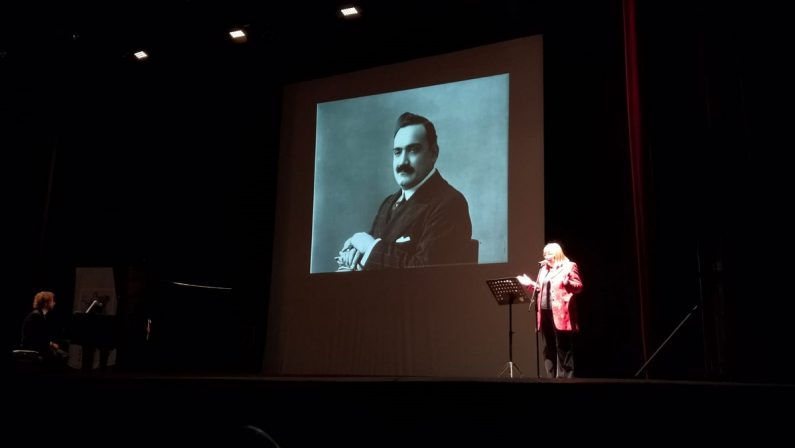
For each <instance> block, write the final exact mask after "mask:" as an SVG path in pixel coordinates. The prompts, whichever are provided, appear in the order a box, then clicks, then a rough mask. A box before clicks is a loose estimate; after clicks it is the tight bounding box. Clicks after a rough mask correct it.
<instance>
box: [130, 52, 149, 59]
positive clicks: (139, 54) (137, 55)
mask: <svg viewBox="0 0 795 448" xmlns="http://www.w3.org/2000/svg"><path fill="white" fill-rule="evenodd" d="M133 54H134V55H135V58H136V59H138V60H139V61H143V60H144V59H146V58H148V57H149V55H148V54H147V53H146V52H145V51H143V50H140V51H136V52H135V53H133Z"/></svg>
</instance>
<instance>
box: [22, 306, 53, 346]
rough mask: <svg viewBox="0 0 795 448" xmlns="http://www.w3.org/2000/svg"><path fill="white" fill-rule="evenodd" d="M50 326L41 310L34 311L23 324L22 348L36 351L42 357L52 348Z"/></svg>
mask: <svg viewBox="0 0 795 448" xmlns="http://www.w3.org/2000/svg"><path fill="white" fill-rule="evenodd" d="M50 337H51V331H50V325H49V323H48V322H47V317H46V316H45V315H44V313H42V312H41V310H33V311H31V312H30V314H28V316H27V317H26V318H25V321H24V322H23V323H22V348H23V349H25V350H36V351H37V352H39V354H41V355H42V356H43V355H45V354H47V352H48V351H49V348H50V340H51V339H50Z"/></svg>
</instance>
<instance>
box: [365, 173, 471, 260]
mask: <svg viewBox="0 0 795 448" xmlns="http://www.w3.org/2000/svg"><path fill="white" fill-rule="evenodd" d="M401 194H402V191H400V190H399V191H398V192H396V193H395V194H392V195H390V196H388V197H387V198H386V199H384V202H382V203H381V206H380V207H379V208H378V214H377V215H376V217H375V220H374V221H373V227H372V229H371V231H370V235H372V236H373V237H375V238H381V241H379V242H378V244H376V245H375V247H374V248H373V250H372V251H371V252H370V256H369V257H368V259H367V263H366V264H365V266H364V269H365V270H370V269H384V268H403V267H412V266H428V265H438V264H451V263H477V255H475V256H474V259H473V256H472V255H471V253H472V250H471V247H472V246H471V244H472V242H471V238H472V221H471V220H470V219H469V205H468V204H467V200H466V198H465V197H464V195H463V194H461V192H459V191H458V190H456V189H455V188H453V187H452V186H450V184H448V183H447V181H445V180H444V179H443V178H442V176H441V175H440V174H439V172H438V171H437V172H435V173H434V174H433V175H432V176H431V177H430V178H429V179H428V181H427V182H425V184H423V186H422V187H420V189H419V190H417V191H416V192H415V193H414V194H413V195H412V196H411V199H409V200H408V201H406V203H405V204H402V205H400V206H399V207H398V208H396V209H395V208H394V207H393V205H394V204H395V202H396V201H397V200H398V198H400V196H401Z"/></svg>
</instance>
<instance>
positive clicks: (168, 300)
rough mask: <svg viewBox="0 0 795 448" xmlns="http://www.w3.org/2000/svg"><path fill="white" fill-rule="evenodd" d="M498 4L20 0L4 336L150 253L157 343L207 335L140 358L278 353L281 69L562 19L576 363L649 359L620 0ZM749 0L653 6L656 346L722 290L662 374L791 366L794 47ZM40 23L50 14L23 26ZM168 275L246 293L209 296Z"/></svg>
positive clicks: (782, 376) (173, 364)
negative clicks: (85, 270) (98, 13)
mask: <svg viewBox="0 0 795 448" xmlns="http://www.w3.org/2000/svg"><path fill="white" fill-rule="evenodd" d="M130 3H132V2H130ZM329 3H330V2H329ZM482 3H485V2H467V3H465V4H464V5H461V4H459V3H456V4H455V5H456V6H450V5H445V2H441V3H435V5H432V6H430V8H431V9H430V10H428V11H426V12H425V13H424V14H422V16H421V18H417V17H415V15H414V14H412V13H411V12H410V11H411V10H412V8H410V7H409V6H412V2H408V3H406V2H401V6H400V8H390V7H388V5H385V4H384V3H383V2H364V6H365V9H364V10H365V13H366V14H365V16H364V17H363V18H362V19H360V20H358V21H355V22H351V23H343V22H339V21H337V20H336V19H335V18H334V17H333V12H332V11H333V7H332V5H330V4H326V5H323V4H322V3H321V6H319V7H318V9H317V10H312V11H310V12H307V11H303V12H305V13H307V14H308V15H305V16H303V17H300V18H298V17H295V16H293V17H289V16H288V17H284V18H282V19H280V20H274V19H272V18H271V17H272V16H273V14H267V13H265V12H263V11H256V10H253V9H252V7H250V6H247V5H245V4H243V3H238V2H228V5H227V6H225V7H223V10H222V11H218V10H217V9H213V8H209V7H206V6H201V5H193V4H190V3H186V4H181V5H179V6H176V5H175V6H170V7H163V6H158V7H155V6H145V5H144V6H143V7H140V8H138V10H140V11H139V12H137V13H134V14H139V15H134V16H132V17H130V16H126V15H125V14H126V13H130V12H131V11H133V10H136V8H133V7H132V6H131V5H130V4H128V3H125V2H121V3H120V4H119V5H118V6H117V7H116V8H118V9H114V10H112V11H103V12H104V13H106V17H107V20H105V21H103V22H102V23H101V24H92V23H91V22H90V21H88V20H86V17H87V16H86V15H85V11H84V10H82V9H81V8H80V7H75V6H74V5H72V4H71V3H69V2H66V4H65V5H62V6H58V7H54V8H55V9H52V10H44V11H41V10H38V11H21V12H19V13H18V14H16V13H15V14H11V15H5V17H3V20H4V21H7V23H4V26H3V30H4V31H3V35H2V36H3V41H2V42H3V47H2V48H0V55H1V56H0V64H2V72H3V78H5V79H4V80H3V82H2V83H1V84H0V89H2V93H3V97H5V98H8V99H9V101H2V105H0V107H2V113H3V123H4V126H3V127H4V131H3V136H2V142H3V143H2V146H3V149H4V151H3V155H2V157H3V158H4V159H5V160H6V163H4V165H5V166H6V167H7V168H6V170H4V171H9V175H8V176H7V177H6V178H5V179H4V183H7V185H4V187H3V192H4V197H5V198H6V199H5V200H4V203H5V204H6V205H7V207H8V208H7V209H6V210H7V211H6V213H5V214H4V215H5V218H6V219H5V221H6V222H7V223H8V227H7V229H8V230H7V233H6V239H7V240H8V241H9V247H10V248H11V249H10V250H9V251H8V252H7V253H6V256H7V258H8V260H7V261H8V263H7V266H8V267H7V268H6V273H7V275H8V277H7V279H6V281H5V284H6V285H7V292H6V294H7V300H6V303H7V304H13V305H10V306H12V307H13V312H11V313H4V314H6V315H7V316H8V318H9V319H10V320H11V323H10V324H9V325H7V326H6V328H8V329H9V330H8V332H7V333H8V334H7V339H6V340H7V345H8V346H9V347H11V346H13V345H14V344H16V341H17V340H18V330H19V322H21V320H22V318H23V317H24V315H25V313H26V311H27V310H28V309H29V306H30V300H31V299H32V295H33V293H34V292H35V291H36V290H39V289H44V288H47V289H52V290H54V291H55V292H56V294H58V298H59V301H60V303H61V306H60V309H59V311H58V312H57V313H56V317H57V318H60V319H61V320H66V314H68V313H67V312H66V311H67V310H69V309H71V306H70V301H71V295H72V289H71V288H73V285H72V282H73V274H74V267H75V266H91V265H97V266H116V267H118V268H119V269H126V268H127V267H129V266H137V267H139V268H140V269H141V270H144V271H146V272H148V275H147V278H148V279H149V283H150V285H149V286H150V287H149V288H148V291H149V293H148V294H147V295H146V297H145V298H143V299H141V300H143V301H144V302H146V306H147V307H151V308H153V309H155V310H157V311H156V312H157V313H160V315H163V316H166V319H167V320H172V321H173V323H172V324H171V325H176V326H178V327H177V328H179V326H180V325H184V327H182V328H183V329H184V331H174V332H172V333H171V334H172V338H171V339H170V340H167V341H164V342H162V346H161V348H160V349H159V350H160V351H159V353H162V352H166V353H168V352H169V351H170V350H171V349H172V348H173V347H179V346H180V343H182V342H187V341H192V342H193V343H195V344H197V345H198V346H203V347H205V348H206V350H199V349H195V348H194V349H190V351H189V352H190V354H195V355H197V356H198V357H196V356H187V355H185V356H181V357H178V358H176V360H174V359H173V358H170V359H171V361H170V362H165V361H164V358H161V357H160V356H161V355H158V354H149V355H147V356H149V358H148V360H147V361H146V362H141V361H134V360H139V359H140V358H139V357H137V356H130V357H129V358H128V359H131V361H130V363H129V364H128V367H129V368H130V369H151V370H160V371H162V370H167V371H184V372H203V371H222V372H256V371H258V369H259V367H260V365H261V363H260V360H261V356H262V352H263V347H264V344H265V342H266V341H265V339H264V335H265V328H264V327H265V323H266V321H267V308H268V303H267V300H268V291H269V276H270V263H271V253H270V250H271V246H272V238H273V235H272V229H273V223H274V220H275V219H278V217H275V216H273V209H274V197H275V191H274V189H275V178H276V172H275V170H276V166H277V164H276V160H277V157H278V154H277V148H278V145H279V134H278V130H279V124H280V111H281V104H280V100H281V98H280V96H281V89H282V86H283V84H284V83H287V82H293V81H299V80H306V79H313V78H317V77H321V76H326V75H331V74H336V73H344V72H348V71H352V70H356V69H361V68H367V67H373V66H377V65H381V64H385V63H390V62H399V61H404V60H409V59H413V58H416V57H421V56H428V55H433V54H440V53H444V52H447V51H452V50H457V49H463V48H469V47H473V46H477V45H482V44H487V43H493V42H498V41H502V40H505V39H508V38H513V37H520V36H526V35H532V34H538V33H543V35H544V46H545V48H544V57H545V61H544V69H545V74H544V81H545V84H544V86H545V93H544V96H545V149H546V150H545V154H546V155H545V172H546V179H547V180H546V199H545V202H546V204H547V205H546V207H547V211H546V217H547V218H546V219H547V222H546V225H545V228H546V229H547V235H546V237H547V239H548V240H560V241H563V242H565V247H566V248H567V252H568V253H569V255H570V256H571V257H572V258H573V259H575V260H577V261H578V262H579V263H580V264H581V265H582V266H584V270H585V272H587V273H588V277H587V280H588V288H587V290H586V291H585V292H584V293H583V300H581V309H580V311H581V314H582V316H583V332H582V333H581V334H580V335H579V338H578V347H579V348H578V356H579V359H580V361H579V365H580V368H581V371H580V374H581V375H582V376H591V377H629V376H632V374H633V373H634V372H635V370H637V368H638V367H639V366H640V365H641V364H642V362H643V357H642V349H641V336H640V335H641V328H640V323H639V322H640V318H639V309H638V308H639V306H638V304H639V299H638V293H637V287H636V281H635V278H636V267H635V246H634V240H633V221H632V217H633V214H632V201H631V197H632V196H631V195H632V191H631V189H630V185H631V184H630V171H629V161H628V143H627V141H628V137H627V114H626V90H625V82H624V79H625V65H624V62H625V60H624V53H623V16H622V15H623V11H622V4H621V2H599V4H598V5H597V4H593V5H592V4H585V5H579V4H572V3H560V2H536V3H533V2H514V1H500V2H496V3H497V4H495V2H488V3H487V5H488V6H489V8H488V9H486V10H485V11H483V10H481V11H475V7H477V6H478V5H481V6H482ZM547 3H549V4H547ZM741 3H748V4H744V5H738V6H726V5H723V4H721V3H715V4H712V3H711V2H700V3H698V4H696V5H693V4H691V3H688V4H687V5H683V4H682V5H680V4H670V3H667V4H665V5H645V4H644V5H641V7H640V9H639V11H638V16H637V18H638V21H637V23H638V30H639V50H640V75H641V91H640V92H641V101H642V111H643V114H644V115H643V120H644V121H643V123H644V128H643V129H644V138H645V139H644V156H645V160H644V162H645V166H646V169H647V175H646V177H645V180H646V182H647V183H648V187H649V190H648V192H649V193H648V197H647V199H648V204H647V210H648V213H649V221H648V222H649V247H648V248H649V253H650V265H649V270H650V280H651V292H652V294H651V296H650V299H649V303H648V304H647V307H648V310H647V311H648V312H649V316H650V321H649V324H650V325H649V326H648V327H647V335H648V338H647V340H648V349H649V352H650V351H652V350H653V349H654V348H656V347H657V345H658V344H659V343H660V342H662V340H663V339H664V338H665V337H666V336H667V335H668V333H669V332H670V331H671V330H672V329H673V328H674V327H675V326H676V324H677V323H678V322H679V321H680V319H681V318H682V317H684V316H685V315H686V313H687V311H688V310H689V309H691V307H692V305H693V304H695V303H700V302H703V304H704V306H703V307H702V308H701V309H702V310H704V313H703V314H702V313H696V314H694V317H693V319H691V320H690V321H689V322H687V323H686V324H685V325H684V326H683V327H682V330H681V331H680V332H679V334H677V335H676V336H675V337H674V338H673V339H672V340H671V343H670V344H669V346H667V347H666V348H665V349H664V350H663V351H662V352H661V354H660V357H659V358H658V359H657V360H656V361H655V363H654V364H653V366H652V369H651V370H650V374H651V375H652V376H654V377H660V378H688V379H699V378H705V377H706V378H714V379H725V380H741V381H789V380H790V379H791V376H792V375H791V371H790V370H784V369H782V368H781V367H779V366H776V365H775V363H769V362H768V363H762V365H759V363H756V364H754V363H753V358H754V357H758V356H759V354H761V356H762V357H773V359H775V356H776V355H777V354H778V353H780V352H781V351H783V350H785V349H786V347H788V344H789V341H790V338H789V336H788V335H787V334H786V331H785V330H784V325H782V322H780V319H781V315H782V313H785V312H786V310H787V309H788V308H789V307H790V306H791V305H788V304H787V303H786V296H787V293H783V297H780V296H781V295H782V293H781V292H778V291H779V289H778V284H779V282H784V280H783V275H784V274H783V272H780V271H781V270H782V269H780V268H778V266H780V265H781V263H780V261H777V259H778V258H784V257H786V251H785V250H784V249H783V248H785V247H786V241H787V240H788V239H787V238H786V229H787V228H788V227H787V226H786V225H784V224H783V223H785V222H787V221H786V220H784V219H783V213H784V210H785V209H786V204H787V203H788V201H786V194H785V192H786V189H785V188H782V187H781V186H780V185H779V182H780V181H781V180H783V179H784V178H785V177H782V176H780V175H779V169H781V167H782V166H783V164H782V157H784V156H785V155H786V151H782V150H781V143H780V142H779V141H778V140H776V138H775V130H777V129H779V128H778V127H777V124H779V123H780V121H779V120H778V114H777V111H778V110H780V108H779V104H780V103H779V98H780V94H781V93H783V92H782V91H781V86H782V85H783V84H781V83H779V82H778V81H779V79H778V78H777V77H776V76H775V73H777V70H776V67H774V66H773V64H772V63H771V62H770V61H772V60H775V58H772V57H770V56H773V55H775V54H776V52H777V48H778V45H780V44H781V41H779V40H778V39H776V37H775V36H773V35H771V32H775V31H776V29H777V28H776V27H775V23H774V22H775V19H776V16H777V14H776V12H775V11H769V10H765V9H764V8H762V7H752V6H750V4H751V2H741ZM127 6H129V8H128V7H127ZM414 6H417V5H414ZM468 7H472V9H471V10H470V9H469V8H468ZM159 8H160V9H159ZM282 8H285V10H286V11H285V12H291V13H297V12H298V11H297V10H295V8H297V7H295V6H293V7H289V6H284V7H282ZM291 8H293V10H290V9H291ZM149 12H151V13H153V14H151V15H147V14H146V13H149ZM31 21H32V22H35V23H36V24H37V27H36V32H37V33H35V34H33V35H26V36H20V35H17V34H15V32H16V31H19V30H20V25H22V24H24V23H28V22H31ZM228 24H243V25H246V26H248V28H249V30H251V31H252V36H251V37H250V39H249V42H248V43H246V44H244V45H235V44H232V43H230V42H228V40H225V39H224V38H223V33H224V32H226V28H227V27H228V26H229V25H228ZM172 26H174V27H176V31H172V30H171V29H170V28H169V27H172ZM310 28H311V29H312V31H309V29H310ZM218 36H221V37H220V38H219V37H218ZM318 36H325V37H322V38H321V37H318ZM138 42H143V43H144V44H145V45H146V46H147V48H150V49H151V50H152V56H151V59H150V60H148V61H146V62H144V63H137V62H135V61H133V60H132V59H131V58H130V51H131V50H132V49H135V48H136V45H137V44H138ZM348 46H350V47H351V48H354V49H355V50H350V49H346V48H348ZM572 198H575V199H572ZM771 202H772V203H773V205H770V204H771ZM779 228H781V229H784V230H785V232H779V231H778V229H779ZM585 248H587V250H586V249H585ZM529 250H540V248H529ZM771 258H773V261H772V262H771V261H767V260H770V259H771ZM760 261H763V262H765V261H766V263H764V265H763V266H761V267H760V266H758V265H757V264H758V263H759V262H760ZM752 263H753V265H752ZM171 281H178V282H186V283H197V284H205V285H216V286H233V287H234V290H233V292H232V293H227V292H219V293H218V294H215V295H214V294H212V293H208V292H206V291H201V292H198V293H196V292H195V291H194V290H190V289H179V288H178V287H175V286H174V285H172V284H171V283H169V282H171ZM124 288H125V287H124V285H123V286H122V287H121V288H120V289H121V290H122V291H124ZM773 291H776V293H775V294H774V293H773ZM122 294H123V293H122ZM123 298H124V297H121V299H123ZM746 298H748V299H749V300H751V301H754V302H759V303H761V304H763V305H762V306H761V307H750V306H748V305H746V303H747V302H746V301H744V300H743V299H746ZM759 299H762V300H759ZM779 299H783V300H779ZM774 300H775V302H773V301H774ZM180 322H182V323H180ZM747 335H751V336H759V335H764V338H765V339H764V340H766V341H767V343H765V344H760V343H759V342H758V340H756V339H754V338H750V339H749V338H747V337H746V336H747ZM167 349H168V350H167Z"/></svg>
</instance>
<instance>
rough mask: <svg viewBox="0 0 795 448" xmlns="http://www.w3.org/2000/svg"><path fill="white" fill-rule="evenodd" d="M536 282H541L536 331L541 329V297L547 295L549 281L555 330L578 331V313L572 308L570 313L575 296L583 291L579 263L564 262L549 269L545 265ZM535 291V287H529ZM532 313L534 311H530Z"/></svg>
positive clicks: (539, 271) (537, 301)
mask: <svg viewBox="0 0 795 448" xmlns="http://www.w3.org/2000/svg"><path fill="white" fill-rule="evenodd" d="M536 281H537V282H539V283H538V286H539V288H540V290H539V294H538V295H537V297H536V330H538V329H539V328H540V327H541V297H542V294H546V293H547V291H546V289H545V288H546V283H547V281H549V291H550V297H549V299H550V308H552V319H553V320H554V321H555V328H557V329H558V330H561V331H577V330H578V325H577V319H576V313H574V312H573V311H574V309H573V308H572V310H571V311H572V312H570V311H569V302H571V298H572V296H573V295H574V294H576V293H578V292H580V291H582V281H581V280H580V271H579V269H578V268H577V263H575V262H573V261H568V260H566V261H564V262H562V263H560V264H558V265H557V266H555V267H553V268H552V269H549V268H548V266H547V265H546V264H545V265H543V266H541V269H539V270H538V276H537V277H536ZM527 289H529V290H531V291H532V290H533V289H534V288H533V285H529V286H528V287H527ZM530 311H532V309H531V310H530Z"/></svg>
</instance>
